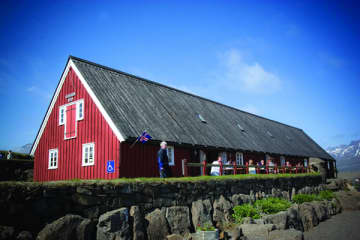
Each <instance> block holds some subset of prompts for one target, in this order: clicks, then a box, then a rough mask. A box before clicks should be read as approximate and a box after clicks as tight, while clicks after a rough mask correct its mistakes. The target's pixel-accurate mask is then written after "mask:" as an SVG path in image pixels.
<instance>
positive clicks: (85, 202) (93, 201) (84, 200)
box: [72, 193, 100, 206]
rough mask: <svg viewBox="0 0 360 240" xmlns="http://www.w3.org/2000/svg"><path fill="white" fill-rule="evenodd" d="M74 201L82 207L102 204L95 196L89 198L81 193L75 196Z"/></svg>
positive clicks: (73, 196)
mask: <svg viewBox="0 0 360 240" xmlns="http://www.w3.org/2000/svg"><path fill="white" fill-rule="evenodd" d="M72 199H73V201H74V202H75V203H77V204H79V205H82V206H94V205H97V204H99V203H100V199H99V198H97V197H95V196H89V195H85V194H79V193H75V194H73V195H72Z"/></svg>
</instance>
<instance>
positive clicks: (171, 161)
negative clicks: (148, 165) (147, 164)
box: [167, 146, 175, 166]
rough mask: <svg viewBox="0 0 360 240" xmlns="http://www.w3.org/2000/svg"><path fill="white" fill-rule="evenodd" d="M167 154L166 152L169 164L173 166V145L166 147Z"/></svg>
mask: <svg viewBox="0 0 360 240" xmlns="http://www.w3.org/2000/svg"><path fill="white" fill-rule="evenodd" d="M167 154H168V158H169V165H170V166H175V157H174V147H173V146H168V147H167Z"/></svg>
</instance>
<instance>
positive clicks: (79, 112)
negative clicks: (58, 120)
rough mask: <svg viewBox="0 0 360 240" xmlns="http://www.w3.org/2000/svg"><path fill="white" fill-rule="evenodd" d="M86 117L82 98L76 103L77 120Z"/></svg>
mask: <svg viewBox="0 0 360 240" xmlns="http://www.w3.org/2000/svg"><path fill="white" fill-rule="evenodd" d="M83 119H84V100H80V101H78V102H77V103H76V120H77V121H79V120H83Z"/></svg>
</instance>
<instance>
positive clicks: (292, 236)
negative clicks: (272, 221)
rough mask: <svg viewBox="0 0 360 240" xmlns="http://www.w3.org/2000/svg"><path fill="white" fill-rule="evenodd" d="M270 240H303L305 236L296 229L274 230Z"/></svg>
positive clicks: (270, 234)
mask: <svg viewBox="0 0 360 240" xmlns="http://www.w3.org/2000/svg"><path fill="white" fill-rule="evenodd" d="M268 239H269V240H303V239H304V234H303V232H301V231H298V230H295V229H288V230H274V231H272V232H270V233H269V238H268Z"/></svg>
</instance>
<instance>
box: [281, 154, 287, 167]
mask: <svg viewBox="0 0 360 240" xmlns="http://www.w3.org/2000/svg"><path fill="white" fill-rule="evenodd" d="M285 165H286V158H285V157H284V156H280V166H285Z"/></svg>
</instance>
